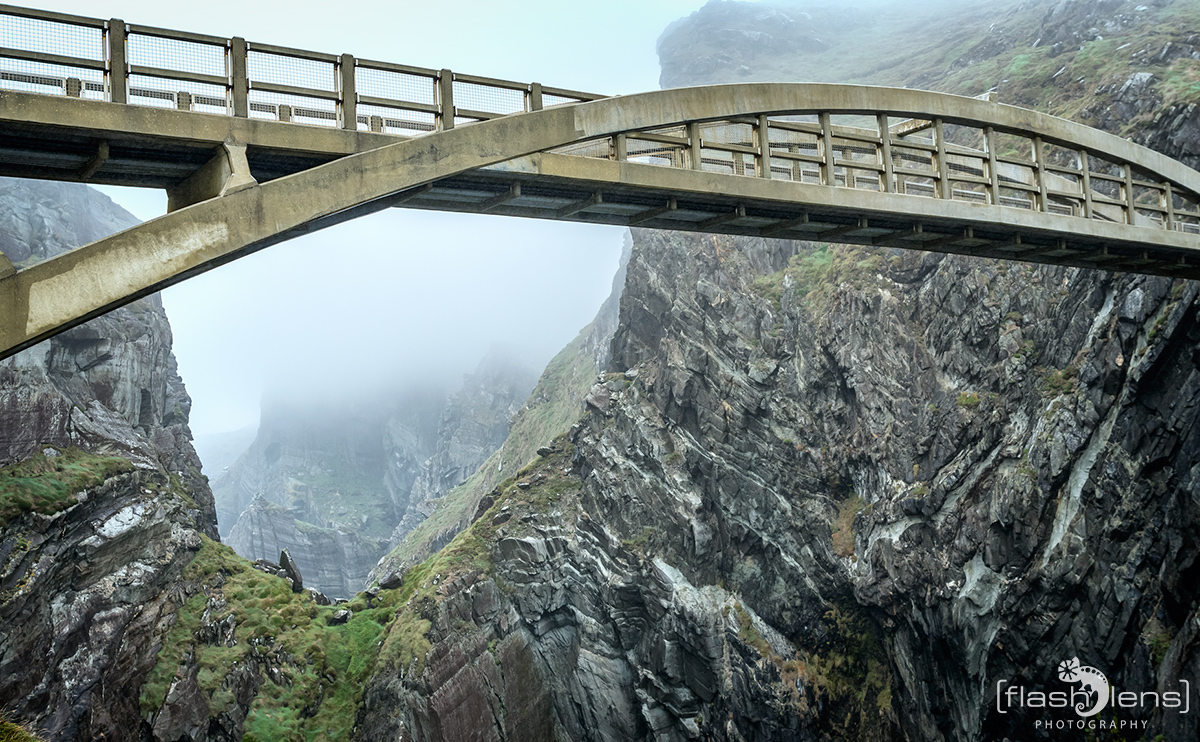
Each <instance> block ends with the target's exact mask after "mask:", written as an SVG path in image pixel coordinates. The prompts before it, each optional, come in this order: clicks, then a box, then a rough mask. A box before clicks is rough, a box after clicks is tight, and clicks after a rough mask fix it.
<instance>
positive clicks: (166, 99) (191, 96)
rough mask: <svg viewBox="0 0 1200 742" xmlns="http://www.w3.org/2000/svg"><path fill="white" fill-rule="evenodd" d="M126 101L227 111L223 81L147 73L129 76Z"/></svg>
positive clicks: (191, 109)
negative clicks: (182, 79)
mask: <svg viewBox="0 0 1200 742" xmlns="http://www.w3.org/2000/svg"><path fill="white" fill-rule="evenodd" d="M129 102H130V103H134V104H136V105H143V106H152V107H155V108H178V109H180V110H184V111H199V112H201V113H219V114H222V115H225V114H228V113H229V99H228V94H227V89H226V87H225V86H224V85H205V84H204V83H198V82H190V81H178V80H169V79H164V78H161V77H150V76H148V75H130V76H129Z"/></svg>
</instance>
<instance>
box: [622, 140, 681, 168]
mask: <svg viewBox="0 0 1200 742" xmlns="http://www.w3.org/2000/svg"><path fill="white" fill-rule="evenodd" d="M684 150H685V148H684V147H682V146H677V145H670V144H663V143H661V142H652V141H649V140H646V139H635V138H633V137H632V136H631V137H629V138H627V139H626V140H625V158H626V159H627V160H629V161H630V162H640V163H642V164H645V165H659V166H662V167H683V164H684V157H685V155H684Z"/></svg>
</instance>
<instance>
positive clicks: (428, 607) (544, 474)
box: [379, 435, 580, 674]
mask: <svg viewBox="0 0 1200 742" xmlns="http://www.w3.org/2000/svg"><path fill="white" fill-rule="evenodd" d="M549 443H550V446H551V448H553V449H554V453H552V454H550V455H549V456H544V457H540V458H538V459H536V460H535V461H534V462H533V463H531V464H529V465H528V466H526V467H524V468H523V469H521V470H520V471H519V472H517V476H514V477H512V478H510V479H507V480H505V481H504V482H502V483H500V484H499V485H498V486H497V487H496V488H495V502H494V503H493V505H492V507H491V508H490V509H489V510H488V511H487V512H485V513H483V514H482V515H481V516H480V517H479V518H477V519H476V520H475V521H474V522H473V523H471V524H470V525H469V526H468V527H467V528H465V529H464V530H463V531H462V532H460V533H459V534H458V535H457V536H455V537H454V539H453V540H451V541H450V543H449V544H447V545H446V546H445V547H443V548H442V550H441V551H439V552H437V553H436V554H434V555H433V556H432V557H430V558H429V559H426V560H425V561H424V562H422V563H421V564H418V565H416V566H414V567H412V568H411V569H409V570H408V571H407V572H405V574H404V581H403V584H402V585H401V586H400V587H399V588H398V590H397V597H396V600H395V602H396V604H397V605H399V606H401V607H400V610H399V612H398V614H397V618H396V620H395V621H393V622H392V623H391V625H390V626H389V628H388V631H387V635H386V636H385V637H384V640H383V646H382V648H381V649H380V653H379V663H380V665H381V666H382V667H387V668H391V669H395V670H400V671H401V673H402V674H406V673H407V672H408V671H409V669H410V668H411V669H412V671H414V672H416V673H418V674H419V673H421V672H423V671H424V669H425V655H426V654H428V653H429V650H430V649H432V645H431V644H430V642H429V636H428V634H429V629H430V627H431V625H432V623H431V621H430V618H431V617H432V616H433V610H434V609H435V608H436V606H437V604H438V603H439V602H440V601H441V599H442V597H443V592H442V590H441V586H442V585H445V584H446V583H447V582H449V581H453V580H454V579H456V578H459V577H467V576H470V575H473V574H477V573H481V572H482V573H487V572H488V571H490V570H491V567H492V557H491V552H492V547H493V546H494V544H495V542H496V539H497V537H498V534H497V531H498V529H499V528H501V527H503V526H504V523H501V524H497V523H496V522H495V519H496V515H497V514H498V513H499V511H500V509H501V508H505V507H506V508H508V509H509V511H510V512H513V513H540V512H546V511H547V510H549V509H551V508H553V507H554V506H555V505H556V503H557V502H558V500H559V498H561V497H562V496H563V495H564V494H565V493H567V492H569V491H576V492H577V491H578V490H579V486H580V482H579V479H578V478H577V477H576V476H575V475H574V474H571V473H564V472H570V471H571V458H572V457H573V456H574V454H575V450H574V447H573V446H572V445H571V444H570V442H569V441H568V440H567V437H566V436H565V435H562V436H559V437H558V438H556V439H554V440H552V441H549ZM522 483H523V484H527V485H528V487H521V486H519V484H522ZM514 526H515V524H514ZM510 527H513V526H510ZM502 587H503V586H502Z"/></svg>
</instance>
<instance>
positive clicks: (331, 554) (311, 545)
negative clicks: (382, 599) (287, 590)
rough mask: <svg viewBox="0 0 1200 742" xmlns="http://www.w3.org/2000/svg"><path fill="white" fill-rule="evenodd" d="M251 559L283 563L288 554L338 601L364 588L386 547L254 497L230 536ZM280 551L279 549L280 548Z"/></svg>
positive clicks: (309, 580) (230, 541)
mask: <svg viewBox="0 0 1200 742" xmlns="http://www.w3.org/2000/svg"><path fill="white" fill-rule="evenodd" d="M225 541H226V543H228V544H229V546H230V547H232V548H233V549H234V550H235V551H237V553H238V554H240V555H242V556H244V557H246V558H247V559H267V558H272V556H271V555H272V554H273V558H276V559H277V558H278V557H279V554H278V552H279V551H282V550H283V549H289V550H290V551H291V553H292V555H293V556H292V558H293V559H294V560H295V562H296V564H297V565H298V566H299V567H300V572H301V573H302V574H303V575H304V576H305V577H304V579H305V584H306V585H309V586H311V587H313V588H316V589H317V590H319V591H321V592H322V593H324V594H326V595H328V596H330V597H334V598H348V597H350V596H352V595H354V593H356V592H358V591H359V590H361V589H362V587H363V582H364V576H365V575H366V574H367V573H368V572H370V571H371V568H372V567H374V566H375V563H376V562H378V561H379V558H380V557H381V556H383V553H384V544H383V543H382V542H380V541H379V540H378V539H372V538H365V537H362V536H360V535H359V533H358V532H357V531H355V530H352V529H350V528H347V527H345V526H338V527H335V528H322V527H320V526H316V525H313V524H312V523H310V522H308V521H303V520H298V519H297V518H296V517H295V515H294V514H293V512H292V511H290V510H288V509H286V508H283V507H280V506H279V505H276V504H275V503H273V502H270V501H269V500H267V499H266V498H263V497H258V498H255V499H254V500H253V501H252V502H251V503H250V507H248V508H246V509H245V510H244V511H243V512H242V515H241V517H240V518H238V522H237V524H236V525H234V527H233V530H232V531H230V533H229V535H228V536H226V537H225ZM277 547H278V548H277Z"/></svg>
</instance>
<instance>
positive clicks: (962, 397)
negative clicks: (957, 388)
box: [958, 392, 979, 410]
mask: <svg viewBox="0 0 1200 742" xmlns="http://www.w3.org/2000/svg"><path fill="white" fill-rule="evenodd" d="M958 406H959V407H962V408H964V409H968V410H973V409H975V408H976V407H978V406H979V395H978V394H976V393H975V392H962V393H961V394H959V395H958Z"/></svg>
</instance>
